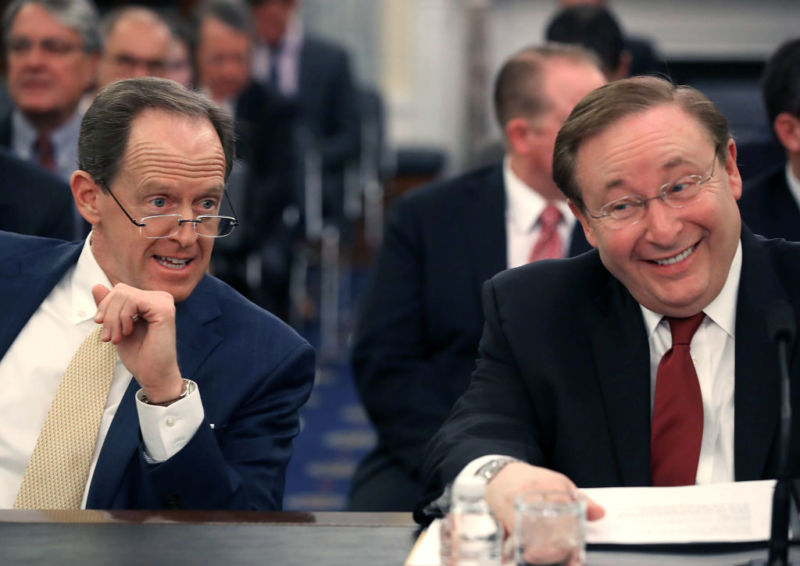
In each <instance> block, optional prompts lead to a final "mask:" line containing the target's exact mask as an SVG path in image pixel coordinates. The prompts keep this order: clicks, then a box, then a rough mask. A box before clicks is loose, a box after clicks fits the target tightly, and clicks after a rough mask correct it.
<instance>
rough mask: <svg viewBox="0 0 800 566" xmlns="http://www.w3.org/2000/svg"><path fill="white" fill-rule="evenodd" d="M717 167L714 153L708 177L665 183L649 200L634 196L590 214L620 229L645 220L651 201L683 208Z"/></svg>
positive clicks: (698, 192) (697, 176) (696, 176)
mask: <svg viewBox="0 0 800 566" xmlns="http://www.w3.org/2000/svg"><path fill="white" fill-rule="evenodd" d="M716 165H717V152H716V150H715V151H714V161H713V162H712V163H711V173H709V174H708V175H707V176H706V177H703V176H702V175H686V176H684V177H681V178H680V179H677V180H675V181H672V182H671V183H664V184H663V185H661V186H660V187H659V188H658V194H657V195H655V196H652V197H648V198H642V197H638V196H634V195H628V196H626V197H622V198H619V199H617V200H612V201H611V202H608V203H606V204H604V205H603V206H602V207H601V208H600V210H599V211H598V212H597V213H593V212H591V211H590V212H589V216H591V217H592V218H595V219H598V220H599V219H605V223H606V225H607V226H608V227H609V228H612V229H618V228H623V227H625V226H631V225H633V224H636V223H637V222H639V221H640V220H641V219H642V218H644V212H645V208H646V207H647V203H648V202H649V201H651V200H655V199H658V200H660V201H661V202H663V203H665V204H667V205H669V206H670V207H671V208H683V207H685V206H686V205H687V204H690V202H691V201H692V200H693V199H694V198H695V197H696V196H697V195H698V194H700V191H701V190H702V188H703V185H705V184H706V183H707V182H708V181H710V180H711V178H712V177H713V176H714V170H715V168H716Z"/></svg>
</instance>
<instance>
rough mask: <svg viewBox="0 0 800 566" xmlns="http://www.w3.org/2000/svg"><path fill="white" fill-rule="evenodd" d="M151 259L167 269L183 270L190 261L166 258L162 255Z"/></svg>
mask: <svg viewBox="0 0 800 566" xmlns="http://www.w3.org/2000/svg"><path fill="white" fill-rule="evenodd" d="M153 259H154V260H156V261H157V262H158V263H159V264H160V265H163V266H164V267H166V268H168V269H183V268H184V267H186V266H187V265H189V263H191V261H192V260H191V259H179V258H176V257H167V256H163V255H154V256H153Z"/></svg>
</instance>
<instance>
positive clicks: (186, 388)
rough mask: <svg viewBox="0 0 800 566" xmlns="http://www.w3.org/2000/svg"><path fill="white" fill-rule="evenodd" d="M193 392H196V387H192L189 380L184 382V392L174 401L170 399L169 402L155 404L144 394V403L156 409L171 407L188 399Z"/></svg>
mask: <svg viewBox="0 0 800 566" xmlns="http://www.w3.org/2000/svg"><path fill="white" fill-rule="evenodd" d="M192 391H194V387H192V382H191V381H189V380H188V379H184V380H183V391H181V394H180V395H178V396H177V397H175V398H174V399H169V400H167V401H161V402H160V403H154V402H153V401H151V400H150V399H148V398H147V395H145V394H144V392H142V403H146V404H148V405H153V406H156V407H169V406H170V405H172V404H173V403H176V402H177V401H180V400H181V399H183V398H184V397H186V396H187V395H188V394H189V393H191V392H192Z"/></svg>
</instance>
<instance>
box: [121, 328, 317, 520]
mask: <svg viewBox="0 0 800 566" xmlns="http://www.w3.org/2000/svg"><path fill="white" fill-rule="evenodd" d="M240 342H244V341H240ZM297 342H299V341H298V340H295V347H294V348H293V349H291V350H287V353H286V354H285V355H284V356H283V357H282V358H281V359H280V360H279V361H278V362H277V363H275V364H272V365H270V364H268V363H267V362H265V361H262V363H259V361H258V360H255V359H253V358H247V357H245V356H244V355H242V356H241V357H240V358H239V360H238V363H237V360H236V359H235V356H236V355H237V353H236V352H233V351H228V352H226V354H231V356H232V357H228V355H225V356H224V357H225V358H226V360H227V362H228V363H227V364H221V365H223V366H224V365H227V367H228V368H229V372H228V374H227V375H221V376H219V378H220V379H218V380H216V382H215V385H213V386H211V385H210V384H208V383H206V384H205V387H204V389H203V391H204V404H206V403H207V401H206V399H207V398H210V397H212V396H216V398H217V399H224V398H229V399H230V401H229V403H226V404H225V405H226V406H225V407H224V410H222V411H221V410H218V409H217V408H216V407H217V405H214V407H211V406H209V407H207V408H206V420H205V421H204V422H203V423H202V424H201V425H200V428H199V429H198V431H197V432H196V433H195V435H194V436H193V437H192V438H191V440H190V441H189V442H188V443H187V444H186V446H184V447H183V448H182V449H181V450H180V451H179V452H178V453H177V454H176V455H174V456H173V457H172V458H170V459H169V460H166V461H165V462H162V463H160V464H155V465H153V464H149V463H147V461H146V460H145V458H144V453H143V449H140V451H139V475H140V478H141V482H140V488H139V493H138V500H137V502H136V507H140V508H148V507H149V508H184V509H241V510H279V509H281V507H282V501H283V489H284V483H285V471H286V466H287V464H288V462H289V458H290V456H291V453H292V448H291V445H292V440H293V439H294V437H295V436H296V435H297V434H298V432H299V413H298V411H299V409H300V407H301V406H302V405H303V404H304V403H305V402H306V400H307V399H308V396H309V394H310V391H311V386H312V383H313V376H314V355H313V350H312V349H311V347H310V346H309V345H308V344H307V343H305V342H302V343H300V344H299V345H297ZM241 347H246V346H241ZM264 347H267V348H272V349H274V350H275V351H281V348H282V347H284V345H283V344H281V343H279V342H273V343H269V344H266V345H265V346H264ZM239 354H242V352H241V351H240V352H239ZM217 357H220V356H217ZM250 363H252V364H253V367H248V365H249V364H250ZM215 369H216V368H215ZM248 373H249V374H251V375H249V376H247V377H243V376H242V374H248ZM253 377H255V379H253ZM226 383H227V385H226ZM243 386H252V388H251V389H248V390H246V391H245V390H244V389H241V390H239V391H238V393H237V394H236V396H234V397H230V396H226V395H225V393H223V392H222V389H228V390H236V389H237V388H241V387H243ZM201 387H202V386H201ZM223 414H224V417H222V418H220V416H221V415H223ZM212 419H214V421H215V422H214V428H213V429H212V428H211V426H210V425H211V423H210V422H209V421H211V420H212Z"/></svg>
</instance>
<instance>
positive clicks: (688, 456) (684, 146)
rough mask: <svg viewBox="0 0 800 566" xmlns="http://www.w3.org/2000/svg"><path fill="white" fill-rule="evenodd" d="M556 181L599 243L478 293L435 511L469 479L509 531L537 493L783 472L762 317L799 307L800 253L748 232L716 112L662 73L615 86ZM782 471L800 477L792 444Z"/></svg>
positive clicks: (576, 136) (773, 355) (577, 119)
mask: <svg viewBox="0 0 800 566" xmlns="http://www.w3.org/2000/svg"><path fill="white" fill-rule="evenodd" d="M553 176H554V179H555V181H556V183H557V185H558V186H559V187H560V188H561V189H562V190H563V192H564V193H565V195H566V196H567V199H568V200H569V203H570V208H571V209H572V210H573V212H574V213H575V215H576V216H577V217H578V220H579V221H580V223H581V225H582V226H583V230H584V232H585V234H586V237H587V240H588V241H589V243H591V244H592V246H593V247H595V248H597V251H596V252H591V253H588V254H584V255H582V256H579V257H577V258H574V259H569V260H557V261H552V262H540V263H534V264H531V265H529V266H525V267H521V268H519V269H514V270H511V271H507V272H504V273H501V274H500V275H497V276H496V277H494V278H493V279H492V280H491V281H489V282H488V283H487V284H486V286H485V287H484V302H483V304H484V310H485V313H486V319H487V321H486V325H485V327H484V333H483V339H482V341H481V347H480V354H481V355H480V359H479V361H478V365H477V369H476V371H475V372H474V373H473V375H472V380H471V382H470V386H469V388H468V390H467V392H466V393H465V394H464V395H463V396H462V397H461V399H460V400H459V401H458V402H457V404H456V406H455V408H454V410H453V412H452V413H451V414H450V417H449V419H448V421H447V422H446V423H445V424H444V426H443V428H442V429H441V430H440V431H439V433H438V435H437V436H436V437H435V438H434V440H433V441H432V443H431V444H430V445H429V449H428V452H427V463H426V471H427V477H428V482H429V483H428V488H429V490H428V495H427V498H426V500H425V502H427V501H430V500H431V499H432V498H433V497H434V496H435V495H436V494H437V493H438V492H439V491H440V490H441V489H442V487H443V485H444V484H445V483H447V482H448V481H451V480H452V479H453V478H455V477H456V475H457V474H459V473H461V474H473V473H476V474H478V475H481V476H483V477H484V478H486V480H487V481H488V482H489V483H488V486H487V498H488V500H489V503H490V505H491V506H492V507H493V508H494V510H495V511H496V513H497V515H498V517H499V518H500V519H501V521H502V522H503V523H504V525H505V526H506V528H510V526H511V524H512V522H513V498H514V495H515V494H516V493H519V492H521V491H524V490H527V489H534V488H555V489H564V488H574V487H575V486H578V487H603V486H648V485H688V484H695V483H699V484H705V483H712V482H725V481H734V480H737V481H739V480H755V479H762V478H771V477H775V473H776V458H777V440H776V439H777V429H778V406H779V400H778V397H779V384H778V375H779V373H778V357H777V348H776V347H775V346H774V345H773V344H772V343H771V341H770V339H769V336H768V333H767V324H766V322H765V311H766V310H768V307H769V305H770V304H771V303H772V302H773V301H785V302H787V303H789V304H798V301H800V270H798V269H797V265H798V264H799V263H798V262H800V247H798V246H796V245H794V244H789V243H786V242H783V241H778V240H772V241H766V240H762V239H760V238H757V237H755V236H753V235H752V234H751V233H750V232H749V231H748V230H747V229H746V228H743V227H742V224H741V221H740V218H739V211H738V208H737V204H736V200H737V199H738V198H739V196H740V195H741V186H742V183H741V178H740V176H739V172H738V170H737V167H736V145H735V143H734V141H733V139H732V138H731V135H730V132H729V131H728V126H727V122H726V120H725V118H724V116H722V114H720V112H719V111H718V110H717V109H716V108H715V107H714V105H713V104H712V103H711V102H710V101H709V100H708V99H706V98H705V97H704V96H703V95H702V94H701V93H700V92H698V91H696V90H694V89H691V88H689V87H675V86H673V85H672V84H670V83H668V82H666V81H664V80H662V79H658V78H654V77H639V78H634V79H625V80H622V81H616V82H614V83H610V84H609V85H607V86H604V87H601V88H599V89H596V90H595V91H593V92H592V93H590V94H589V95H587V96H586V97H585V98H584V99H583V100H582V101H581V102H579V103H578V105H577V106H576V107H575V109H574V110H573V112H572V113H571V114H570V117H569V118H568V119H567V121H566V122H565V123H564V125H563V127H562V128H561V130H560V131H559V134H558V137H557V139H556V144H555V151H554V159H553ZM787 308H789V307H787ZM791 316H793V317H794V318H797V313H796V312H794V311H792V313H791ZM673 344H674V347H673ZM793 347H795V345H792V346H790V348H793ZM791 372H792V376H793V379H795V380H797V379H800V362H798V360H795V361H794V362H793V364H792V366H791ZM795 401H796V400H795ZM793 433H794V435H795V438H796V437H797V435H798V434H800V424H798V423H797V422H795V425H794V430H793ZM789 462H790V468H791V472H790V473H792V474H793V475H796V474H798V473H799V472H800V450H798V448H797V443H795V444H794V447H793V448H792V450H791V454H790V460H789ZM602 514H603V509H602V508H600V507H599V506H597V505H595V504H593V503H592V502H589V506H588V516H589V518H590V519H594V518H598V517H600V516H602ZM417 517H418V519H420V520H423V519H424V518H425V513H424V512H423V509H422V506H420V507H419V509H418V515H417Z"/></svg>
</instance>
